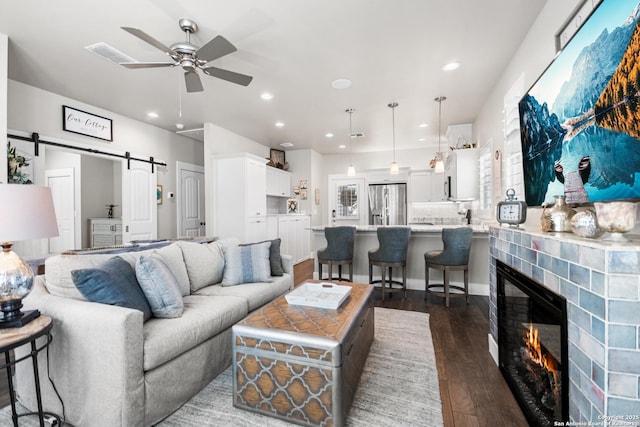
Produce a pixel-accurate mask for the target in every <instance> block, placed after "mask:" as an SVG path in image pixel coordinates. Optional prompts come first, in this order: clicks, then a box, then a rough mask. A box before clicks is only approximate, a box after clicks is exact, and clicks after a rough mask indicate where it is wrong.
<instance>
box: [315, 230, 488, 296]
mask: <svg viewBox="0 0 640 427" xmlns="http://www.w3.org/2000/svg"><path fill="white" fill-rule="evenodd" d="M378 227H379V226H373V225H365V226H357V227H356V241H355V248H354V258H353V275H354V278H353V279H354V282H357V283H369V257H368V254H369V250H371V249H376V248H377V247H378V236H377V232H376V230H377V229H378ZM410 227H411V239H410V240H409V250H408V252H407V289H416V290H424V266H425V264H424V253H425V252H427V251H433V250H440V249H442V229H443V228H447V227H449V228H451V227H471V228H472V229H473V240H472V242H471V254H470V258H469V293H470V294H474V295H489V228H488V227H487V226H484V225H470V226H467V225H422V224H420V225H410ZM324 228H325V226H314V227H311V250H312V253H313V256H314V278H315V279H317V278H318V262H317V258H316V255H315V254H316V251H317V250H318V249H322V248H324V247H326V246H327V240H326V239H325V238H324ZM324 273H325V274H327V269H326V268H325V269H324ZM373 273H374V279H376V277H377V278H378V279H379V278H380V269H379V268H378V267H374V271H373ZM336 274H337V272H336V269H334V275H336ZM345 276H347V277H348V273H347V274H345V271H343V277H345ZM400 277H401V276H400V271H398V273H397V274H396V272H395V271H394V278H400ZM441 282H442V274H441V272H440V271H437V270H431V272H430V283H432V284H433V283H441ZM451 283H452V284H455V285H462V283H463V275H462V272H453V273H452V274H451ZM432 298H437V297H432Z"/></svg>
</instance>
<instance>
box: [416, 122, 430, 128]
mask: <svg viewBox="0 0 640 427" xmlns="http://www.w3.org/2000/svg"><path fill="white" fill-rule="evenodd" d="M427 126H429V125H428V124H427V123H420V124H419V125H418V127H419V128H426V127H427Z"/></svg>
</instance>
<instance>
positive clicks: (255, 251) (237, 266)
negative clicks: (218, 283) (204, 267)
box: [222, 242, 271, 286]
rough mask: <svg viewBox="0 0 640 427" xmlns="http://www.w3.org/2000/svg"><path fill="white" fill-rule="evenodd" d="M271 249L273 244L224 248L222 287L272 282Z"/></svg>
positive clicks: (265, 243)
mask: <svg viewBox="0 0 640 427" xmlns="http://www.w3.org/2000/svg"><path fill="white" fill-rule="evenodd" d="M270 247H271V242H264V243H258V244H255V245H248V246H232V247H224V248H223V250H224V276H223V278H222V286H233V285H238V284H240V283H256V282H271V265H270V264H269V249H270Z"/></svg>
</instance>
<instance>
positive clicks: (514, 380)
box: [496, 261, 569, 426]
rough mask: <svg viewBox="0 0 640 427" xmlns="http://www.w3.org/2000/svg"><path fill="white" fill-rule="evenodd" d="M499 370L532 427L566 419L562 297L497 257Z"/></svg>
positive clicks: (564, 341) (565, 323) (564, 330)
mask: <svg viewBox="0 0 640 427" xmlns="http://www.w3.org/2000/svg"><path fill="white" fill-rule="evenodd" d="M496 267H497V268H496V271H497V283H498V348H499V361H500V370H501V371H502V374H503V375H504V377H505V379H506V381H507V383H508V384H509V387H511V390H512V392H513V394H514V395H515V397H516V400H517V401H518V403H519V404H520V407H521V408H522V411H523V413H524V415H525V416H526V417H527V420H528V421H529V424H530V425H531V426H553V425H558V424H557V423H555V424H554V422H556V421H558V422H566V421H567V420H568V389H569V383H568V357H567V310H566V306H567V304H566V300H565V299H564V298H563V297H562V296H560V295H557V294H555V293H553V292H551V291H549V290H548V289H546V288H544V287H543V286H541V285H540V284H538V283H536V282H535V281H534V280H532V279H531V278H529V277H527V276H525V275H523V274H522V273H520V272H518V271H516V270H515V269H513V268H511V267H509V266H507V265H505V264H503V263H501V262H500V261H497V266H496Z"/></svg>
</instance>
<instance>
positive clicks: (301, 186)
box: [300, 179, 307, 190]
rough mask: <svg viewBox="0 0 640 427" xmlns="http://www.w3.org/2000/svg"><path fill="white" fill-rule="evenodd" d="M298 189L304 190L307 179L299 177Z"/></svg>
mask: <svg viewBox="0 0 640 427" xmlns="http://www.w3.org/2000/svg"><path fill="white" fill-rule="evenodd" d="M300 189H301V190H306V189H307V180H306V179H301V180H300Z"/></svg>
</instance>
